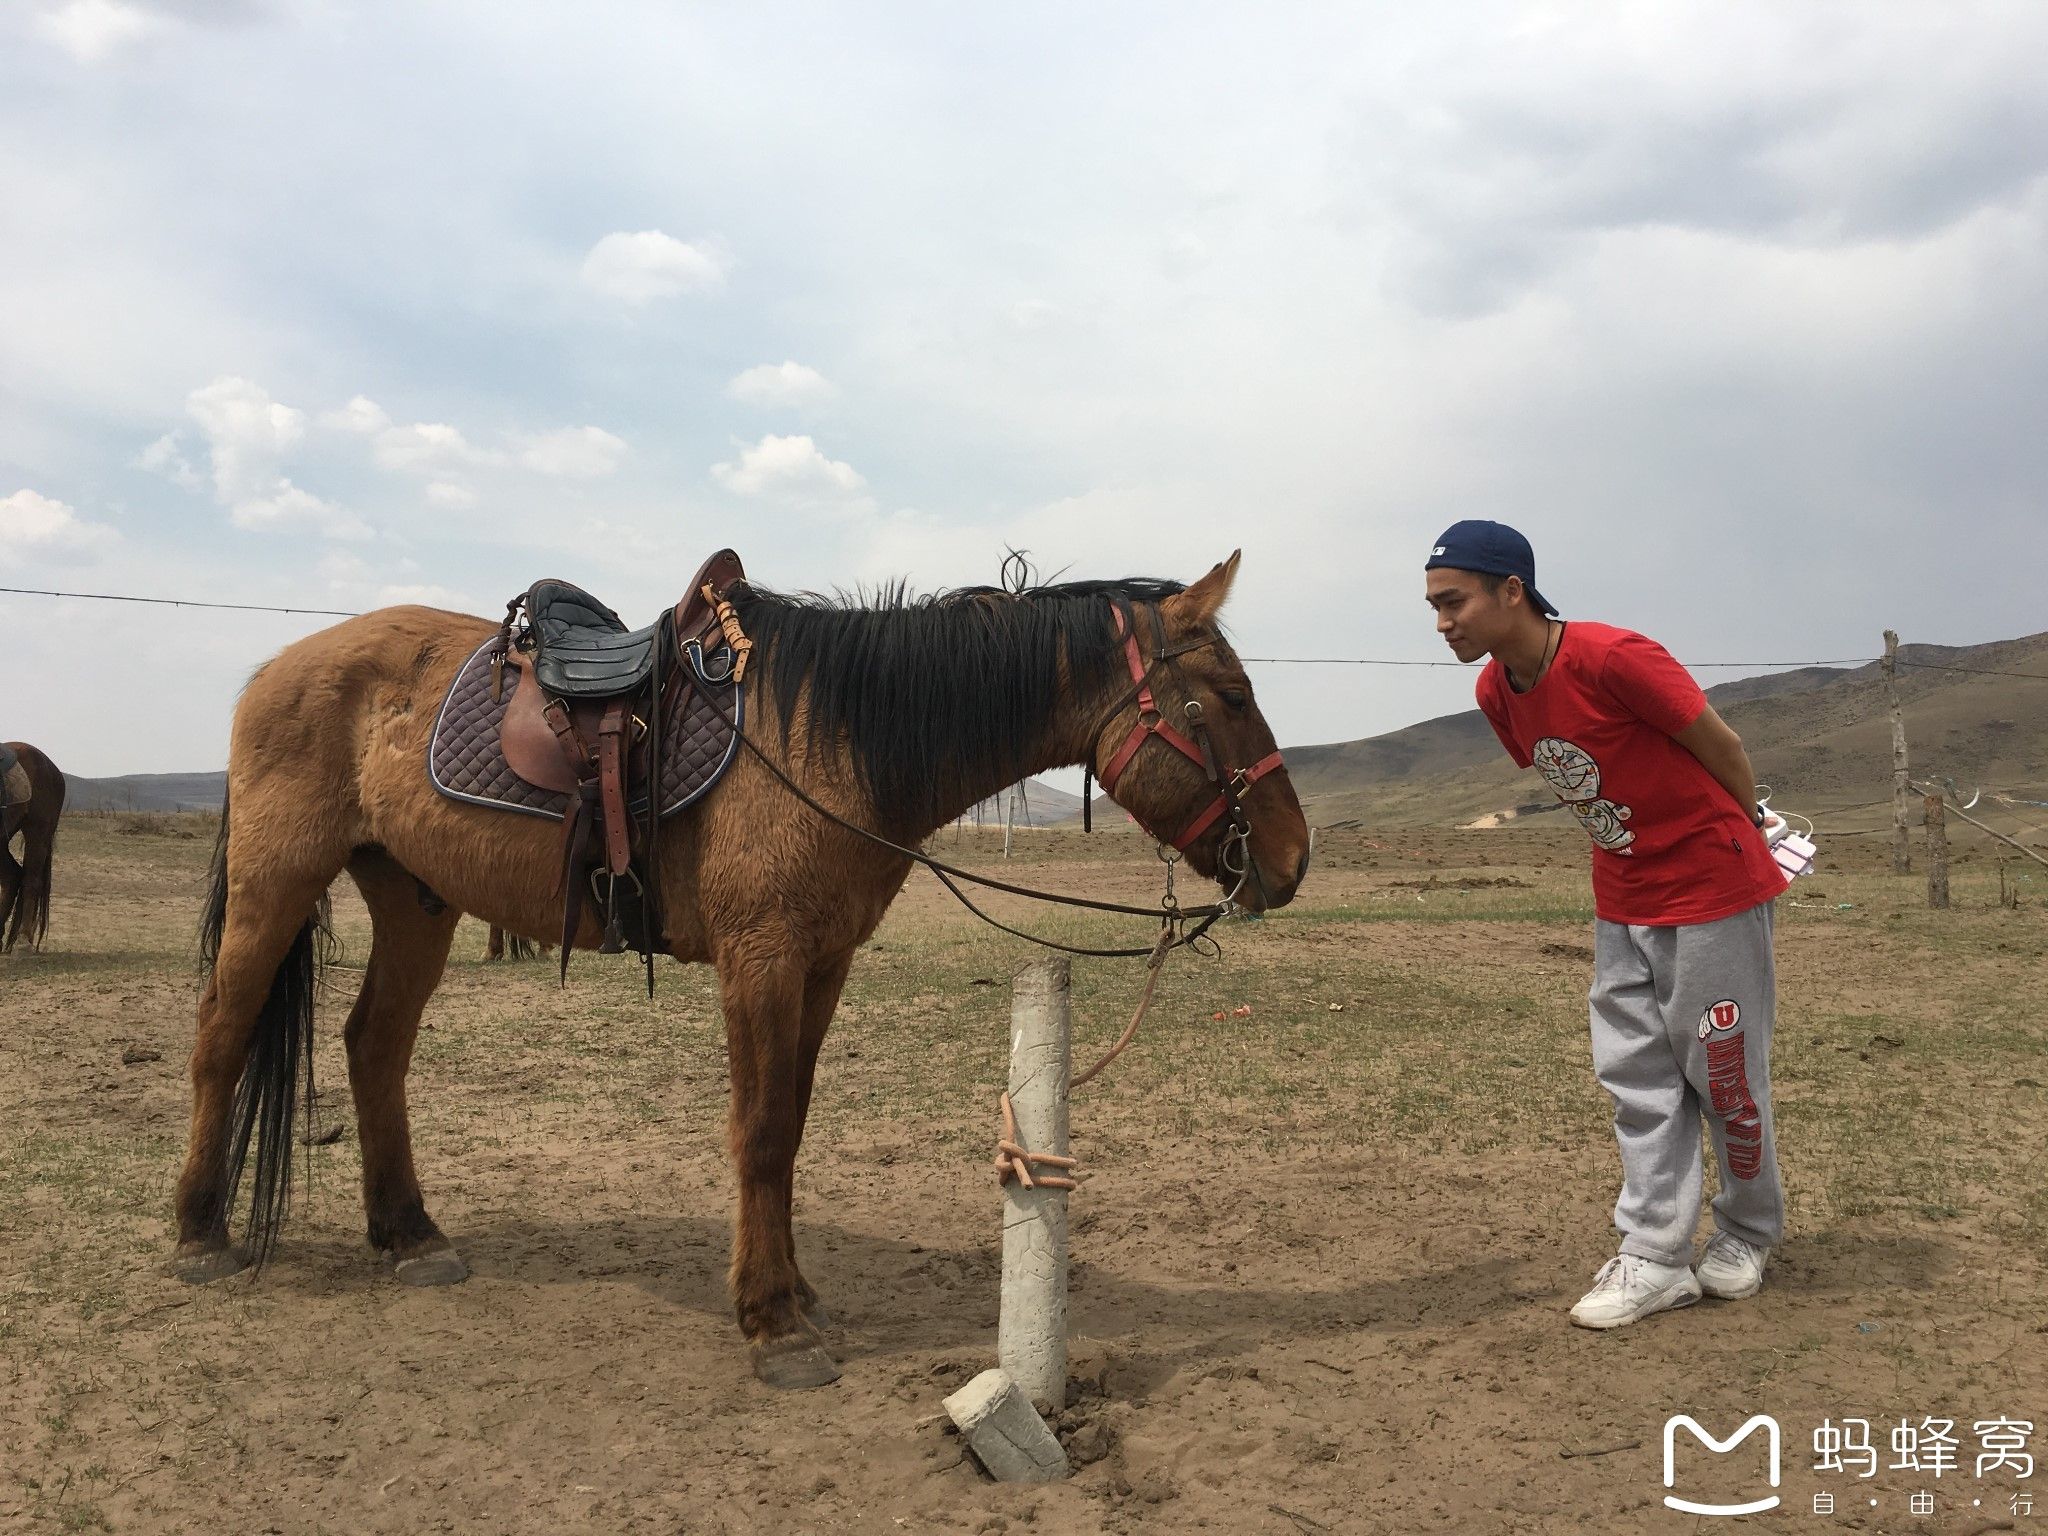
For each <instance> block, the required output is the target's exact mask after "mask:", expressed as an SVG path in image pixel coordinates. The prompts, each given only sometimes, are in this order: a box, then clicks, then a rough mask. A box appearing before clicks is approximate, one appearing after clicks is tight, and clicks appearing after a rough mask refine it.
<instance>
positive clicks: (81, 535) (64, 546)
mask: <svg viewBox="0 0 2048 1536" xmlns="http://www.w3.org/2000/svg"><path fill="white" fill-rule="evenodd" d="M120 542H121V535H120V534H118V533H116V532H115V531H114V530H113V529H111V528H108V527H106V526H105V525H103V524H100V523H89V522H86V521H85V520H84V519H82V518H80V517H79V515H78V514H77V513H76V512H74V511H72V510H71V508H69V507H68V506H66V505H65V504H64V503H63V502H61V501H56V500H53V499H52V498H51V497H48V496H42V495H38V494H37V493H36V492H34V491H31V490H27V489H22V490H19V491H16V492H15V493H14V494H13V495H11V496H0V565H18V564H20V563H21V561H22V557H23V556H25V555H28V554H36V555H40V556H44V557H47V558H53V559H57V560H63V561H82V560H89V559H91V558H92V557H93V556H94V555H97V554H99V553H101V552H102V551H104V550H107V549H110V548H112V547H113V546H114V545H116V544H118V543H120Z"/></svg>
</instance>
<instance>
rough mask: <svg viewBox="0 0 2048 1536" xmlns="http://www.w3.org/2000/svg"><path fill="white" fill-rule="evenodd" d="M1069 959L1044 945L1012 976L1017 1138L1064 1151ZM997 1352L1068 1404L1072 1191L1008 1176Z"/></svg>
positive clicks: (1053, 1402)
mask: <svg viewBox="0 0 2048 1536" xmlns="http://www.w3.org/2000/svg"><path fill="white" fill-rule="evenodd" d="M1072 990H1073V963H1072V962H1071V961H1070V960H1068V959H1067V957H1066V956H1065V955H1047V956H1046V957H1045V958H1044V959H1042V960H1036V961H1034V962H1032V963H1031V964H1030V965H1028V966H1026V967H1025V968H1024V969H1023V970H1022V971H1020V972H1019V973H1018V974H1017V977H1016V979H1015V980H1014V981H1013V982H1012V983H1011V1003H1010V1108H1011V1109H1012V1110H1013V1111H1014V1112H1015V1113H1016V1116H1017V1132H1018V1136H1019V1138H1020V1140H1021V1144H1022V1145H1024V1146H1026V1147H1029V1148H1030V1149H1031V1150H1032V1151H1034V1152H1053V1153H1057V1154H1059V1155H1060V1156H1062V1157H1064V1156H1065V1155H1066V1151H1067V1078H1068V1076H1069V1074H1070V1073H1071V1071H1072V1070H1073V1060H1072V1055H1073V1051H1072V1044H1071V1028H1070V1021H1069V999H1070V996H1071V993H1072ZM996 1357H997V1359H998V1361H999V1362H1000V1363H1001V1366H1002V1368H1003V1370H1004V1371H1005V1372H1007V1373H1008V1375H1009V1377H1010V1379H1011V1380H1013V1381H1014V1382H1016V1384H1017V1387H1018V1390H1020V1391H1021V1392H1023V1394H1024V1395H1025V1396H1026V1397H1028V1398H1029V1399H1030V1400H1031V1403H1032V1406H1033V1407H1035V1408H1037V1409H1038V1410H1039V1411H1040V1412H1041V1413H1058V1412H1059V1411H1060V1410H1061V1409H1062V1408H1064V1407H1065V1406H1066V1405H1067V1192H1066V1191H1065V1190H1063V1189H1048V1188H1046V1187H1045V1186H1043V1185H1040V1186H1038V1187H1037V1188H1035V1189H1026V1188H1024V1186H1023V1184H1022V1183H1010V1184H1006V1185H1004V1186H1003V1303H1002V1315H1001V1320H1000V1322H999V1324H998V1326H997V1332H996Z"/></svg>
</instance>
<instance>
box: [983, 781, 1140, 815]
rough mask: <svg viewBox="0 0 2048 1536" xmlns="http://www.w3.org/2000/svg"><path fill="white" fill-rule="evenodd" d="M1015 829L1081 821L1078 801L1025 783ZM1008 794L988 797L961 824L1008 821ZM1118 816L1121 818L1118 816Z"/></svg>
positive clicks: (1041, 785) (1047, 786) (1019, 796)
mask: <svg viewBox="0 0 2048 1536" xmlns="http://www.w3.org/2000/svg"><path fill="white" fill-rule="evenodd" d="M1018 791H1019V792H1018V793H1017V825H1018V826H1020V827H1050V826H1056V825H1058V824H1059V823H1060V822H1063V821H1079V820H1080V819H1081V797H1080V796H1079V795H1072V794H1069V793H1067V791H1065V790H1064V789H1054V788H1053V787H1052V786H1051V785H1050V784H1046V783H1042V782H1041V781H1039V780H1037V779H1026V780H1025V781H1024V782H1023V783H1022V784H1021V785H1019V786H1018ZM1011 793H1012V791H1010V790H1007V789H1006V790H1004V791H1003V792H1002V794H1000V795H991V796H989V798H988V799H986V800H984V801H982V802H981V804H979V805H977V806H975V807H974V808H973V809H972V810H970V811H969V812H968V813H967V814H966V815H964V816H962V817H961V818H960V819H961V821H963V822H965V823H966V824H967V825H968V826H979V827H1000V826H1002V825H1003V823H1004V822H1005V821H1006V820H1007V819H1008V817H1009V797H1010V795H1011ZM1118 814H1122V813H1121V812H1119V813H1118Z"/></svg>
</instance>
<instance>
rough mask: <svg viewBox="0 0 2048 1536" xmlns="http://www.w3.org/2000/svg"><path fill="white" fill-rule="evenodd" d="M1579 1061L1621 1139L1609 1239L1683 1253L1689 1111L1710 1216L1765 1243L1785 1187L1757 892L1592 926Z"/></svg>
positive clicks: (1696, 1194)
mask: <svg viewBox="0 0 2048 1536" xmlns="http://www.w3.org/2000/svg"><path fill="white" fill-rule="evenodd" d="M1589 1001H1590V1002H1591V1004H1592V1018H1593V1071H1594V1073H1595V1075H1596V1076H1598V1077H1599V1079H1600V1085H1601V1087H1603V1088H1605V1089H1606V1090H1607V1092H1608V1094H1609V1095H1610V1096H1611V1097H1612V1098H1613V1100H1614V1136H1615V1139H1616V1140H1617V1141H1619V1142H1620V1143H1621V1198H1620V1199H1619V1200H1618V1201H1616V1202H1615V1205H1614V1225H1615V1226H1616V1227H1617V1228H1619V1229H1620V1231H1621V1251H1622V1252H1623V1253H1632V1254H1636V1255H1638V1256H1639V1257H1642V1258H1646V1259H1652V1260H1655V1261H1656V1262H1657V1263H1659V1264H1687V1265H1689V1264H1691V1263H1692V1240H1693V1228H1694V1227H1695V1226H1697V1225H1698V1223H1699V1215H1700V1192H1701V1191H1700V1183H1701V1169H1700V1120H1701V1117H1702V1116H1704V1117H1705V1119H1706V1122H1707V1129H1708V1131H1709V1133H1710V1134H1711V1135H1712V1137H1713V1142H1714V1155H1715V1156H1716V1157H1717V1158H1718V1159H1719V1160H1720V1164H1721V1189H1720V1193H1719V1194H1717V1195H1715V1197H1714V1224H1715V1225H1716V1226H1717V1227H1719V1228H1720V1229H1721V1230H1722V1231H1723V1232H1727V1233H1730V1234H1732V1235H1734V1236H1736V1237H1739V1238H1742V1239H1743V1240H1744V1241H1746V1242H1751V1243H1758V1244H1761V1245H1762V1246H1764V1247H1767V1248H1774V1247H1776V1246H1777V1244H1778V1240H1779V1239H1780V1238H1781V1237H1782V1236H1783V1235H1784V1230H1785V1194H1784V1190H1783V1188H1782V1187H1781V1186H1780V1184H1779V1183H1778V1154H1777V1147H1776V1144H1775V1143H1774V1142H1773V1140H1772V1136H1771V1025H1772V1021H1773V1017H1774V1015H1775V1013H1776V1010H1777V982H1776V978H1775V977H1774V975H1773V972H1772V965H1771V904H1770V903H1769V902H1768V901H1766V902H1764V903H1762V904H1761V905H1759V906H1755V907H1751V908H1750V909H1749V910H1748V911H1746V912H1738V913H1736V914H1735V915H1734V916H1733V917H1724V918H1722V919H1721V920H1720V921H1718V922H1713V923H1694V924H1689V925H1686V926H1681V927H1641V926H1636V925H1632V924H1623V923H1609V922H1596V923H1595V924H1594V931H1593V990H1592V993H1591V994H1590V998H1589Z"/></svg>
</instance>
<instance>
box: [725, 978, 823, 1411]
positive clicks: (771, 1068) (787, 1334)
mask: <svg viewBox="0 0 2048 1536" xmlns="http://www.w3.org/2000/svg"><path fill="white" fill-rule="evenodd" d="M718 979H719V985H720V989H721V991H722V992H723V994H724V1002H725V1040H726V1054H727V1056H728V1058H729V1059H730V1062H731V1066H732V1126H731V1135H732V1157H733V1166H734V1169H735V1171H736V1172H737V1173H738V1175H739V1210H738V1214H737V1216H736V1218H735V1220H734V1223H733V1244H732V1275H731V1284H732V1298H733V1309H734V1311H735V1312H736V1313H737V1315H738V1317H739V1324H740V1331H741V1332H742V1333H744V1334H745V1335H746V1338H747V1344H748V1348H749V1351H750V1352H751V1354H752V1355H753V1360H754V1374H755V1375H756V1376H758V1377H759V1378H760V1379H761V1380H762V1381H764V1382H766V1383H767V1384H768V1385H769V1386H771V1387H819V1386H823V1385H824V1384H825V1383H826V1382H828V1381H834V1380H837V1379H838V1376H839V1367H838V1366H837V1365H836V1364H834V1362H833V1360H832V1356H831V1355H830V1354H828V1353H827V1352H826V1350H825V1346H824V1342H823V1341H822V1340H821V1339H820V1338H819V1336H818V1331H817V1329H816V1328H814V1327H812V1326H811V1323H810V1321H809V1320H808V1319H807V1318H806V1317H805V1316H804V1314H803V1307H802V1304H801V1301H800V1298H799V1295H798V1290H797V1284H798V1281H797V1272H796V1265H795V1263H794V1262H793V1261H792V1258H791V1254H790V1244H789V1192H790V1174H791V1169H792V1167H793V1166H794V1164H795V1161H796V1149H797V1143H798V1142H799V1141H801V1140H802V1139H803V1117H802V1115H801V1113H800V1109H799V1105H798V1097H797V1093H798V1085H799V1083H800V1082H801V1079H802V1073H801V1071H800V1069H799V1061H800V1059H801V1057H802V1054H803V1053H802V1040H803V1032H804V995H805V977H804V972H803V970H802V968H801V966H800V965H799V964H798V962H797V961H796V960H794V959H792V958H787V957H786V956H785V955H784V954H782V953H777V952H776V951H774V950H769V949H758V948H750V949H748V950H746V951H744V952H740V951H729V952H727V953H726V954H722V955H721V956H719V960H718Z"/></svg>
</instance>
